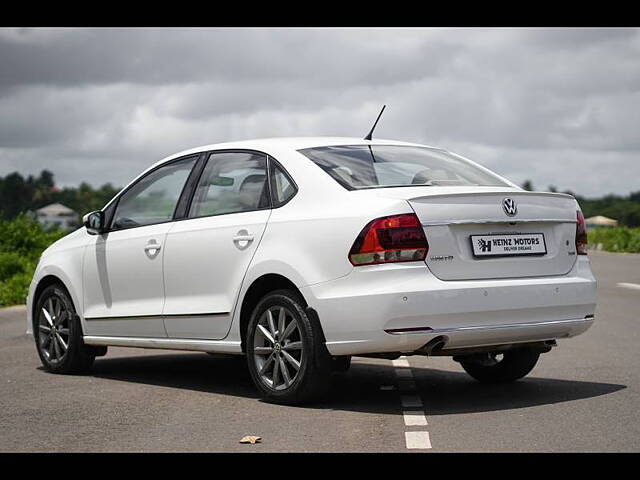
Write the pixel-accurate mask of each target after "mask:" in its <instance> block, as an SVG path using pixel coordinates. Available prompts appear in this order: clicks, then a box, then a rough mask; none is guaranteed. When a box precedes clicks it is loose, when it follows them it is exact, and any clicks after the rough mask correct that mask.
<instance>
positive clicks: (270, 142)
mask: <svg viewBox="0 0 640 480" xmlns="http://www.w3.org/2000/svg"><path fill="white" fill-rule="evenodd" d="M339 145H406V146H417V147H427V148H437V147H430V146H429V145H421V144H418V143H410V142H402V141H398V140H386V139H373V140H364V139H362V138H357V137H272V138H258V139H253V140H239V141H234V142H224V143H213V144H210V145H202V146H199V147H195V148H190V149H188V150H183V151H181V152H178V153H174V154H173V155H169V156H168V157H165V158H163V159H162V160H160V161H159V162H156V163H155V164H154V165H153V166H152V167H151V168H153V167H155V166H157V165H161V164H162V163H164V162H167V161H170V160H173V159H175V158H179V157H182V156H185V155H189V154H192V153H198V152H205V151H208V150H225V149H247V150H259V151H266V153H268V151H269V150H273V149H276V150H282V149H291V150H301V149H304V148H313V147H329V146H339ZM438 150H441V149H438Z"/></svg>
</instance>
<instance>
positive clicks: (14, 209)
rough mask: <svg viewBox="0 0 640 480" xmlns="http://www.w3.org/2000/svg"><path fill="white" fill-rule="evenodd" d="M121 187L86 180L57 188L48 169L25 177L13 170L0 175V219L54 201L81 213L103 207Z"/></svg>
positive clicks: (8, 217)
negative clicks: (74, 184)
mask: <svg viewBox="0 0 640 480" xmlns="http://www.w3.org/2000/svg"><path fill="white" fill-rule="evenodd" d="M119 191H120V188H117V187H114V186H112V185H111V184H110V183H105V184H104V185H102V186H101V187H99V188H94V187H92V186H91V185H89V184H88V183H86V182H82V183H81V184H80V185H79V186H78V187H63V188H58V187H56V185H55V181H54V176H53V173H52V172H50V171H49V170H43V171H42V172H40V175H38V176H33V175H29V176H28V177H26V178H25V177H23V176H22V175H21V174H20V173H18V172H14V173H10V174H9V175H7V176H5V177H0V219H12V218H15V217H16V216H18V215H19V214H20V213H23V212H28V211H35V210H37V209H38V208H41V207H44V206H46V205H49V204H51V203H62V204H63V205H66V206H67V207H69V208H71V209H72V210H74V211H75V212H76V213H78V214H79V215H84V214H85V213H88V212H91V211H93V210H99V209H101V208H102V207H104V206H105V205H106V203H107V202H108V201H109V200H111V198H113V196H114V195H115V194H116V193H118V192H119Z"/></svg>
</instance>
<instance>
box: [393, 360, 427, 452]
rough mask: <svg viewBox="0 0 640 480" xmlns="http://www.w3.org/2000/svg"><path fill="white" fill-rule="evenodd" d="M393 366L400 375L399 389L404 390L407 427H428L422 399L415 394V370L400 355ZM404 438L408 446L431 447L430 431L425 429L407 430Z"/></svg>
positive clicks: (402, 399)
mask: <svg viewBox="0 0 640 480" xmlns="http://www.w3.org/2000/svg"><path fill="white" fill-rule="evenodd" d="M393 366H394V367H395V372H396V375H397V377H398V383H399V389H400V391H401V392H403V394H402V397H401V401H402V408H403V411H402V416H403V418H404V424H405V427H426V426H427V425H428V424H429V423H428V422H427V417H426V416H425V414H424V407H423V405H422V399H421V398H420V396H418V395H416V394H415V393H416V391H417V388H416V382H415V381H414V380H413V372H412V371H411V365H409V361H408V360H407V359H406V358H405V357H400V358H398V359H396V360H393ZM404 439H405V443H406V446H407V448H410V449H428V448H431V438H430V437H429V432H427V431H425V430H422V431H417V430H414V431H412V430H409V431H405V432H404Z"/></svg>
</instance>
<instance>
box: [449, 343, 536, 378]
mask: <svg viewBox="0 0 640 480" xmlns="http://www.w3.org/2000/svg"><path fill="white" fill-rule="evenodd" d="M539 357H540V353H539V352H536V351H533V350H530V349H526V348H523V349H518V350H510V351H506V352H489V353H482V354H475V355H468V356H467V357H466V358H465V357H463V358H461V359H460V364H461V365H462V368H464V369H465V371H466V372H467V373H468V374H469V375H471V376H472V377H473V378H475V379H476V380H478V381H480V382H483V383H507V382H513V381H515V380H518V379H519V378H522V377H524V376H525V375H527V374H528V373H529V372H530V371H531V370H533V367H535V366H536V363H537V362H538V358H539Z"/></svg>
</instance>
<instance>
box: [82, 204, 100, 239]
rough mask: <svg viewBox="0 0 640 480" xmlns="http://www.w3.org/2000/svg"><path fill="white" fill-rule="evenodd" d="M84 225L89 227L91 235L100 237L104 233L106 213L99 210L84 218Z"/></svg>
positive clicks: (88, 231)
mask: <svg viewBox="0 0 640 480" xmlns="http://www.w3.org/2000/svg"><path fill="white" fill-rule="evenodd" d="M82 224H83V225H84V226H85V227H87V233H88V234H89V235H99V234H101V233H103V232H104V212H102V211H101V210H97V211H95V212H91V213H87V214H86V215H85V216H84V217H82Z"/></svg>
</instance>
